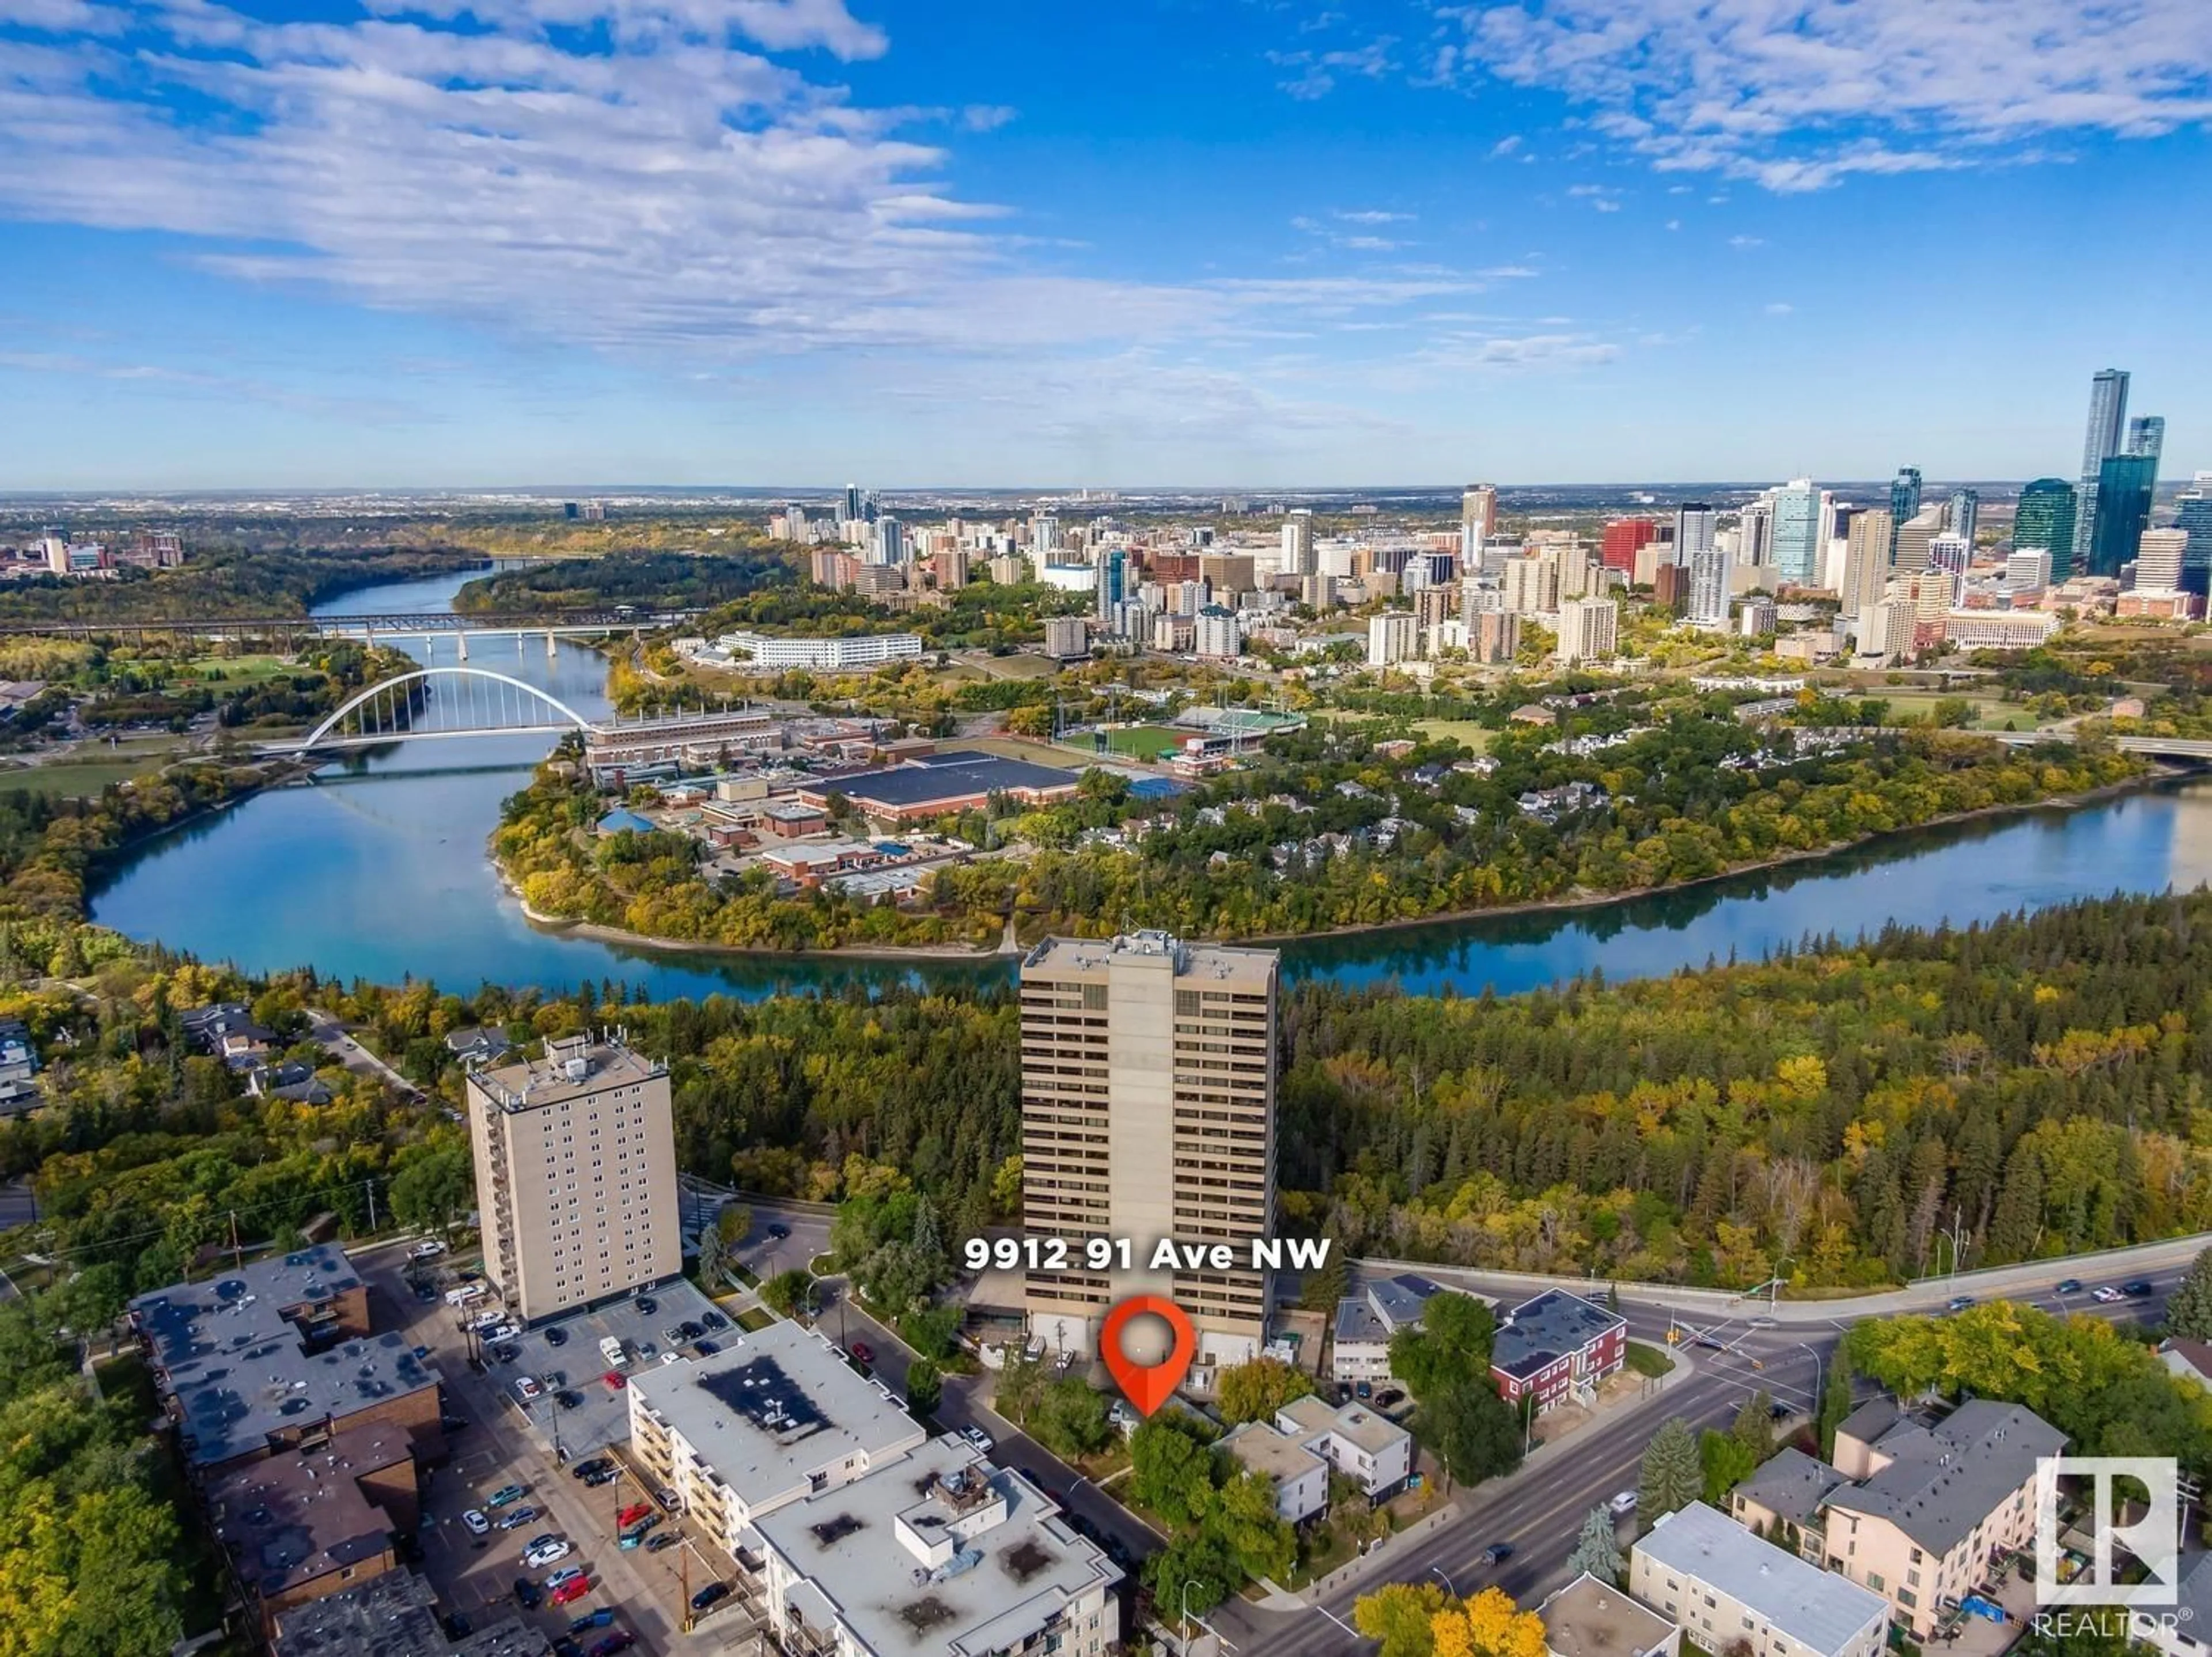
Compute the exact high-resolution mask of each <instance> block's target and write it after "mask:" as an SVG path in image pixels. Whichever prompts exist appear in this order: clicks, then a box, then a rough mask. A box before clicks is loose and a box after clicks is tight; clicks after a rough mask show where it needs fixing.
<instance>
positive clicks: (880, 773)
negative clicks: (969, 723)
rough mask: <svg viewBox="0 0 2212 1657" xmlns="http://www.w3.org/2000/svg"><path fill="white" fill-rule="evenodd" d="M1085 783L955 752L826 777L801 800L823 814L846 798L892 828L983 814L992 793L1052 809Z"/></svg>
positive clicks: (1026, 764)
mask: <svg viewBox="0 0 2212 1657" xmlns="http://www.w3.org/2000/svg"><path fill="white" fill-rule="evenodd" d="M1081 780H1082V775H1081V774H1080V773H1079V772H1075V771H1064V770H1062V769H1060V768H1059V767H1058V766H1052V765H1039V764H1037V763H1036V762H1034V761H1031V760H1012V759H1006V758H1005V757H1003V756H1000V755H997V754H986V753H982V752H980V751H978V750H975V749H968V748H957V749H951V750H947V751H946V752H945V753H942V754H930V755H926V756H923V757H921V758H919V759H913V760H908V761H906V762H903V763H902V764H898V765H888V766H884V767H882V768H879V769H877V770H873V771H855V772H851V773H848V774H846V775H843V776H836V777H822V778H819V779H817V780H815V781H812V782H810V783H808V784H807V785H806V786H805V787H804V788H801V789H800V790H799V798H800V799H802V800H804V801H805V802H806V803H807V804H810V805H815V806H819V807H822V808H824V809H827V808H828V806H829V804H830V803H831V801H833V800H835V799H838V798H843V799H845V800H848V801H849V802H850V803H851V804H852V805H853V806H854V809H855V810H859V811H860V813H861V814H862V815H863V816H866V818H867V819H868V820H869V821H870V822H873V823H875V824H876V825H878V828H880V829H896V828H897V827H898V826H899V825H901V824H902V823H909V822H929V821H930V820H931V819H933V818H936V817H941V816H952V815H955V814H957V813H958V812H961V811H973V810H982V809H983V808H984V807H986V806H987V805H988V804H990V802H991V797H992V796H993V795H994V794H1004V795H1006V796H1007V797H1009V798H1012V799H1017V800H1019V801H1020V802H1021V803H1022V804H1024V805H1049V804H1052V803H1053V802H1054V801H1055V800H1063V799H1067V798H1072V797H1073V794H1074V792H1075V790H1076V787H1077V786H1078V784H1079V783H1080V782H1081Z"/></svg>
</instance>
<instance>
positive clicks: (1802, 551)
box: [1769, 477, 1827, 587]
mask: <svg viewBox="0 0 2212 1657" xmlns="http://www.w3.org/2000/svg"><path fill="white" fill-rule="evenodd" d="M1773 500H1774V518H1773V520H1772V523H1771V526H1770V530H1769V534H1770V537H1771V546H1772V547H1773V549H1774V557H1773V562H1774V571H1775V574H1776V576H1777V578H1778V580H1782V581H1784V582H1787V583H1790V584H1793V585H1795V586H1808V587H1809V586H1819V585H1820V560H1821V558H1822V556H1823V555H1825V554H1826V551H1827V549H1826V547H1824V546H1822V545H1821V544H1820V490H1819V489H1815V488H1814V486H1813V481H1812V479H1810V478H1808V477H1794V478H1792V479H1790V483H1789V484H1788V485H1787V486H1786V487H1784V488H1783V489H1777V490H1775V491H1774V495H1773Z"/></svg>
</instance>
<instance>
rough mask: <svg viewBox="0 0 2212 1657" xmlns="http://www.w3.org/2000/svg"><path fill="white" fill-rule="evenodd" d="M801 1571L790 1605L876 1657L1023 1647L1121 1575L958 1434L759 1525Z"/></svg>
mask: <svg viewBox="0 0 2212 1657" xmlns="http://www.w3.org/2000/svg"><path fill="white" fill-rule="evenodd" d="M755 1527H756V1528H757V1530H758V1532H759V1533H760V1535H761V1537H762V1539H763V1541H764V1542H765V1543H766V1544H767V1545H769V1547H771V1548H772V1549H774V1550H775V1551H776V1552H777V1553H779V1554H781V1556H782V1557H784V1559H786V1560H787V1561H788V1562H789V1563H791V1565H792V1566H793V1568H794V1569H797V1570H799V1572H801V1573H803V1574H804V1575H805V1578H806V1581H805V1583H804V1584H801V1585H798V1586H796V1587H793V1589H792V1590H791V1592H790V1594H789V1596H788V1597H789V1598H790V1599H792V1600H793V1602H795V1603H797V1604H799V1605H800V1607H801V1609H802V1611H804V1612H805V1615H806V1618H807V1620H808V1621H809V1622H811V1623H813V1624H816V1625H817V1626H822V1625H823V1624H826V1623H827V1621H828V1620H829V1617H830V1616H831V1615H834V1616H835V1617H836V1618H837V1619H838V1620H840V1621H842V1623H843V1624H845V1625H846V1627H847V1628H848V1629H849V1630H851V1631H852V1633H853V1634H854V1636H856V1637H857V1639H858V1641H859V1642H860V1646H861V1647H862V1648H864V1649H866V1651H868V1652H871V1653H873V1654H876V1657H894V1654H896V1657H907V1654H912V1657H923V1654H929V1657H936V1654H939V1653H945V1654H954V1657H982V1654H986V1653H996V1652H1000V1651H1011V1650H1020V1649H1024V1648H1025V1645H1026V1642H1028V1641H1029V1640H1030V1637H1031V1636H1034V1635H1036V1633H1038V1632H1039V1631H1040V1630H1042V1629H1043V1627H1044V1626H1045V1624H1046V1623H1047V1622H1048V1620H1049V1619H1050V1618H1053V1617H1054V1616H1055V1615H1057V1614H1059V1613H1060V1612H1061V1611H1064V1610H1065V1609H1066V1607H1068V1606H1069V1605H1073V1603H1074V1602H1075V1601H1077V1600H1078V1599H1080V1598H1082V1597H1083V1595H1085V1593H1088V1592H1090V1591H1091V1590H1093V1589H1096V1588H1100V1587H1106V1586H1109V1585H1110V1584H1112V1583H1113V1582H1115V1581H1117V1580H1118V1579H1119V1578H1120V1576H1121V1571H1120V1570H1119V1569H1118V1568H1116V1567H1115V1565H1114V1564H1113V1563H1111V1562H1110V1561H1109V1560H1108V1559H1107V1558H1106V1557H1105V1556H1104V1555H1103V1553H1101V1552H1100V1551H1098V1549H1097V1548H1096V1547H1095V1546H1093V1545H1091V1543H1090V1542H1088V1541H1086V1540H1085V1539H1083V1538H1082V1537H1080V1536H1078V1535H1077V1534H1076V1533H1075V1532H1074V1531H1073V1529H1071V1528H1070V1527H1069V1526H1068V1524H1067V1522H1066V1520H1065V1519H1064V1518H1063V1517H1062V1516H1061V1513H1060V1508H1059V1506H1058V1504H1057V1503H1055V1502H1053V1501H1052V1500H1051V1499H1050V1498H1049V1497H1048V1496H1045V1495H1044V1493H1043V1492H1042V1491H1041V1490H1038V1489H1037V1488H1036V1485H1034V1484H1030V1482H1029V1481H1028V1480H1027V1479H1026V1478H1023V1477H1022V1476H1021V1475H1020V1474H1019V1473H1017V1472H1011V1471H1006V1470H1001V1469H999V1468H996V1467H994V1466H991V1465H990V1464H989V1463H988V1462H987V1461H985V1460H982V1459H981V1458H980V1457H979V1456H978V1455H977V1454H976V1453H975V1448H974V1447H973V1446H971V1445H969V1443H967V1442H965V1441H964V1440H963V1439H960V1438H957V1437H955V1436H952V1435H947V1436H945V1437H944V1438H940V1439H937V1440H934V1441H933V1442H928V1443H927V1444H925V1445H924V1446H922V1447H921V1448H920V1449H919V1450H917V1451H916V1452H915V1454H912V1455H910V1456H908V1457H906V1458H905V1459H904V1460H901V1461H900V1462H899V1463H898V1464H897V1465H896V1466H890V1467H886V1468H883V1469H879V1470H878V1471H877V1472H873V1473H872V1474H871V1475H870V1476H869V1477H867V1478H862V1479H858V1480H855V1481H854V1483H852V1484H845V1485H841V1486H839V1487H838V1488H836V1489H835V1490H825V1491H823V1493H822V1494H821V1495H819V1496H811V1497H809V1498H808V1499H807V1500H805V1501H804V1502H793V1503H792V1504H791V1505H790V1506H788V1507H786V1508H780V1509H779V1510H777V1511H776V1512H775V1513H773V1514H768V1515H766V1516H765V1517H763V1518H761V1519H759V1520H756V1521H755Z"/></svg>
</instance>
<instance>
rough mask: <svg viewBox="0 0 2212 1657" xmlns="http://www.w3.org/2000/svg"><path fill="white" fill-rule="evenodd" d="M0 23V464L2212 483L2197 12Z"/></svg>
mask: <svg viewBox="0 0 2212 1657" xmlns="http://www.w3.org/2000/svg"><path fill="white" fill-rule="evenodd" d="M0 15H4V19H5V21H0V410H4V411H5V412H0V488H4V489H64V488H67V489H80V488H118V489H119V488H155V489H177V488H221V487H252V486H268V487H313V486H331V487H343V486H348V485H356V484H357V485H401V484H424V485H471V484H499V483H517V484H521V483H548V484H582V483H622V482H629V483H701V484H788V485H793V486H797V485H836V484H842V483H845V482H847V481H848V480H859V481H864V482H870V483H881V484H884V485H887V486H896V485H900V484H925V483H969V484H989V483H1006V484H1014V483H1036V484H1068V485H1075V484H1094V485H1115V484H1142V483H1189V484H1212V483H1219V484H1224V485H1231V484H1242V485H1264V484H1271V483H1273V484H1296V483H1315V484H1322V483H1411V482H1437V483H1452V482H1455V481H1461V480H1464V479H1472V478H1476V477H1482V478H1488V479H1492V480H1495V481H1498V482H1504V483H1514V482H1542V481H1595V480H1632V479H1660V478H1717V477H1729V478H1745V479H1755V478H1764V477H1775V478H1780V477H1784V476H1793V475H1803V474H1810V475H1812V476H1816V477H1825V478H1846V477H1860V478H1863V477H1871V476H1878V475H1883V474H1886V473H1887V471H1889V470H1891V469H1892V468H1893V467H1894V466H1896V465H1897V464H1899V463H1905V462H1909V463H1911V464H1918V465H1920V466H1921V467H1922V468H1923V470H1926V471H1927V472H1928V473H1929V476H1978V477H2004V476H2012V477H2026V476H2034V475H2036V474H2039V473H2042V472H2052V471H2055V472H2059V473H2065V472H2068V471H2069V470H2072V469H2073V468H2074V467H2075V464H2077V463H2078V457H2079V452H2080V444H2081V422H2082V416H2083V413H2084V410H2085V408H2086V402H2087V384H2088V378H2089V376H2090V374H2091V373H2093V372H2094V371H2095V370H2096V369H2098V368H2100V367H2106V366H2118V367H2126V368H2130V369H2132V370H2133V371H2134V373H2135V385H2134V398H2133V408H2134V410H2135V411H2136V412H2138V413H2162V414H2164V415H2166V417H2167V422H2168V425H2167V431H2168V437H2167V450H2166V453H2167V459H2166V472H2167V474H2168V475H2169V476H2171V475H2172V474H2174V473H2176V472H2179V471H2186V470H2190V469H2191V468H2192V467H2196V466H2206V467H2212V382H2208V380H2207V379H2206V377H2205V376H2204V375H2203V374H2202V373H2199V372H2197V371H2196V370H2195V368H2194V364H2195V361H2196V359H2197V355H2198V352H2197V349H2195V336H2196V334H2197V331H2198V330H2199V329H2200V328H2201V327H2202V325H2203V312H2204V294H2205V293H2206V291H2207V289H2206V287H2205V278H2204V276H2203V272H2204V270H2205V269H2206V268H2207V263H2208V260H2207V255H2208V252H2212V248H2208V245H2207V244H2208V241H2212V230H2208V229H2207V228H2205V215H2203V214H2202V213H2201V212H2199V211H2197V210H2196V206H2195V203H2196V201H2197V197H2199V196H2200V195H2201V193H2202V190H2203V181H2204V179H2207V178H2208V177H2212V166H2208V161H2212V155H2208V150H2212V142H2208V137H2209V130H2212V78H2208V73H2207V70H2206V67H2205V64H2206V60H2207V54H2206V52H2205V51H2204V46H2205V37H2204V26H2203V12H2202V8H2201V3H2200V0H2111V3H2103V4H2098V5H2081V4H2069V3H2065V0H1814V3H1809V4H1808V3H1790V0H1518V3H1511V0H1506V3H1497V4H1476V5H1467V6H1461V5H1454V4H1437V3H1429V4H1413V3H1398V0H1336V3H1334V4H1333V5H1332V4H1327V3H1318V0H1317V3H1305V4H1290V3H1273V0H1119V3H1116V4H1114V5H1111V6H1107V5H1098V4H1089V3H1075V4H1066V5H1060V6H1039V5H1036V4H1035V3H1034V0H1030V3H1024V4H1013V3H1002V0H961V3H959V4H957V5H946V4H945V3H943V0H937V3H932V4H924V3H920V0H879V3H878V0H415V3H410V0H370V3H369V4H368V6H366V7H363V6H362V5H359V4H356V3H351V0H311V3H288V0H246V3H225V0H10V3H9V5H8V6H7V7H6V8H5V9H4V14H0ZM2185 300H2195V301H2196V303H2195V304H2194V305H2190V304H2187V303H2185Z"/></svg>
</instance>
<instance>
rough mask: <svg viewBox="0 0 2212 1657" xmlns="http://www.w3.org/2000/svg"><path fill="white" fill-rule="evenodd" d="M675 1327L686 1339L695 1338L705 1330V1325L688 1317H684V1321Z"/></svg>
mask: <svg viewBox="0 0 2212 1657" xmlns="http://www.w3.org/2000/svg"><path fill="white" fill-rule="evenodd" d="M676 1327H677V1329H678V1332H681V1333H682V1335H683V1337H684V1339H686V1340H696V1339H698V1338H699V1337H700V1336H702V1335H703V1334H705V1333H706V1332H707V1326H706V1325H704V1324H701V1323H694V1322H692V1321H691V1320H690V1319H689V1318H686V1319H684V1321H683V1322H681V1323H679V1324H678V1325H677V1326H676Z"/></svg>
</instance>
